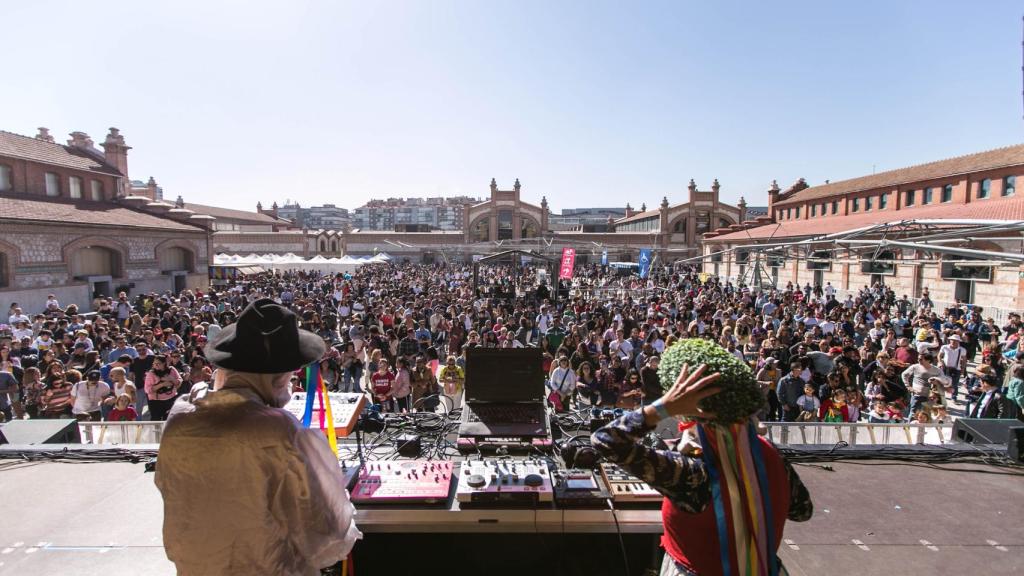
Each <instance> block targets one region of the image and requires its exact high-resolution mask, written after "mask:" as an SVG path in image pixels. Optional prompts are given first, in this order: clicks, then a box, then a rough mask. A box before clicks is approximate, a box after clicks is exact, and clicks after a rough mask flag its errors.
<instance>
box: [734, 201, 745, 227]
mask: <svg viewBox="0 0 1024 576" xmlns="http://www.w3.org/2000/svg"><path fill="white" fill-rule="evenodd" d="M736 207H737V208H739V209H740V222H741V223H742V222H743V221H744V220H746V219H747V200H746V199H745V198H744V197H743V196H740V201H739V202H738V203H737V204H736Z"/></svg>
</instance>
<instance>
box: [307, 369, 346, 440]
mask: <svg viewBox="0 0 1024 576" xmlns="http://www.w3.org/2000/svg"><path fill="white" fill-rule="evenodd" d="M314 391H315V392H314ZM314 398H319V399H320V429H321V430H323V431H324V434H326V435H327V442H328V444H330V445H331V451H332V452H334V456H335V457H337V456H338V437H337V435H336V434H335V431H334V417H333V415H332V414H331V396H330V394H328V392H327V383H326V382H324V379H323V376H321V375H320V363H319V362H314V363H312V364H310V365H309V366H306V409H305V411H304V412H303V413H302V425H303V426H304V427H306V428H309V427H310V426H311V425H312V424H313V399H314Z"/></svg>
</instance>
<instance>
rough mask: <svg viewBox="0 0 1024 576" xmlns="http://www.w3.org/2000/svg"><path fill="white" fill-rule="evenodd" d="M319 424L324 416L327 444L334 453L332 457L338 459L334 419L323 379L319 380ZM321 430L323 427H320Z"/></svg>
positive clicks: (329, 397)
mask: <svg viewBox="0 0 1024 576" xmlns="http://www.w3.org/2000/svg"><path fill="white" fill-rule="evenodd" d="M320 398H321V404H320V422H321V423H322V422H323V421H324V415H325V414H326V419H327V429H326V430H325V432H326V433H327V442H328V443H329V444H330V445H331V452H334V457H335V458H337V457H338V437H337V435H336V434H335V433H334V417H333V416H332V415H331V395H330V394H328V393H327V383H326V382H324V379H323V378H320ZM320 429H321V430H323V429H324V428H323V426H322V425H321V427H320Z"/></svg>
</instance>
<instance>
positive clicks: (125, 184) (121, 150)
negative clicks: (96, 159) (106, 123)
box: [102, 128, 132, 196]
mask: <svg viewBox="0 0 1024 576" xmlns="http://www.w3.org/2000/svg"><path fill="white" fill-rule="evenodd" d="M102 146H103V156H104V157H106V159H107V164H110V165H111V166H113V167H114V168H117V170H118V172H120V173H121V175H122V176H124V177H123V178H121V190H119V191H118V193H117V194H116V195H115V196H127V195H129V194H131V193H132V190H131V186H132V185H131V181H130V180H129V179H128V151H129V150H131V149H132V148H131V146H127V145H125V143H124V136H122V135H121V131H120V130H118V129H117V128H111V129H110V133H109V134H107V139H106V140H104V141H103V144H102Z"/></svg>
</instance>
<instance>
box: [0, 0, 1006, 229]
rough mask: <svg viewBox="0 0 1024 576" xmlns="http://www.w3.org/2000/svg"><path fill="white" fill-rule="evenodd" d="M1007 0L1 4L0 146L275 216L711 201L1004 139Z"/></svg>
mask: <svg viewBox="0 0 1024 576" xmlns="http://www.w3.org/2000/svg"><path fill="white" fill-rule="evenodd" d="M1022 11H1024V4H1021V3H1020V2H1019V1H984V2H962V1H956V2H952V1H951V2H944V1H943V2H940V1H918V2H896V1H891V0H890V1H870V2H869V1H859V2H831V1H825V2H822V1H820V0H817V1H801V2H782V1H780V2H744V3H740V2H697V1H691V2H683V1H675V2H642V3H622V2H590V1H586V2H548V1H538V2H500V3H499V2H490V1H474V2H469V1H464V2H408V3H404V2H366V1H362V2H344V3H343V2H328V1H324V2H301V1H297V0H289V1H287V2H281V1H277V2H261V1H254V0H232V1H223V0H220V1H209V0H206V1H199V2H193V1H183V0H178V1H174V2H160V3H157V2H149V1H145V2H143V1H138V0H131V1H124V2H81V1H78V0H74V1H60V2H58V1H47V0H33V1H31V2H5V3H4V8H3V15H2V17H0V27H2V29H3V44H4V48H3V50H4V57H3V58H2V60H3V67H2V69H3V81H2V82H0V86H3V89H2V90H0V128H2V129H5V130H9V131H12V132H18V133H22V134H29V135H31V134H35V129H36V127H37V126H46V127H48V128H50V129H51V131H53V132H54V133H55V134H56V135H57V136H58V137H59V138H61V139H62V140H63V139H66V136H65V135H66V134H67V133H68V132H71V131H72V130H82V131H85V132H88V133H89V134H90V136H92V137H93V139H95V140H96V141H97V142H98V141H100V140H102V138H103V136H104V134H105V133H106V129H107V127H109V126H117V127H119V128H121V130H122V132H123V133H124V135H125V137H126V139H127V141H128V143H129V145H131V146H133V147H134V150H132V152H131V153H130V156H129V170H130V173H131V174H130V175H131V177H132V178H136V179H146V178H148V177H149V176H151V175H152V176H155V177H156V179H157V181H158V182H159V183H160V184H161V185H162V186H163V187H164V189H165V194H167V195H168V196H169V197H171V198H174V197H176V196H177V195H179V194H180V195H182V196H184V198H185V199H186V201H189V200H191V201H195V202H205V203H211V204H217V205H222V206H230V207H239V208H249V209H252V208H253V207H254V206H255V204H256V201H257V200H261V201H262V202H263V203H264V205H269V204H270V203H271V202H272V201H274V200H277V201H278V202H282V201H283V200H284V199H285V198H292V199H297V200H299V201H300V202H301V203H302V204H304V205H310V204H319V203H324V202H333V203H335V204H338V205H341V206H345V207H348V208H354V207H356V206H358V205H360V204H362V203H363V202H365V201H366V200H367V199H369V198H375V197H388V196H423V195H455V194H468V195H472V196H483V195H485V194H486V193H487V186H488V183H489V182H490V179H491V178H492V177H495V178H497V180H498V183H499V185H500V186H501V187H502V188H508V187H510V186H511V184H512V181H513V179H515V178H516V177H518V178H519V179H520V180H521V181H522V185H523V196H524V199H526V200H528V201H531V202H539V200H540V197H541V196H542V195H547V197H548V200H549V202H550V204H551V208H552V210H554V211H558V210H560V209H561V208H567V207H581V206H608V205H611V206H621V205H625V203H626V202H627V201H630V202H632V203H633V205H634V206H635V207H639V205H640V203H641V202H646V203H647V204H648V206H653V205H656V204H657V203H658V202H660V200H661V197H662V196H668V198H669V200H670V201H671V202H673V203H675V202H680V201H682V200H683V199H684V198H685V194H686V183H687V182H688V181H689V179H690V178H694V179H695V180H696V181H697V184H698V185H699V186H700V188H701V189H707V188H708V187H709V186H710V184H711V180H712V179H713V178H716V177H717V178H718V179H719V180H720V181H721V184H722V194H723V197H724V199H725V200H726V201H730V202H733V201H735V200H737V199H738V198H739V196H740V195H744V196H746V198H747V201H748V202H749V203H750V204H751V205H762V204H764V203H765V202H766V195H765V192H764V191H765V190H766V189H767V188H768V185H769V183H770V182H771V180H772V179H773V178H774V179H778V181H779V183H780V184H781V185H783V186H786V185H788V184H790V183H791V182H793V181H794V180H796V179H797V178H799V177H806V178H807V179H808V181H809V182H810V183H812V184H814V183H820V182H822V181H823V180H825V179H826V178H828V179H832V180H838V179H843V178H849V177H855V176H860V175H864V174H869V173H871V171H872V167H873V166H874V167H875V168H876V169H877V170H878V171H882V170H885V169H890V168H897V167H900V166H905V165H908V164H916V163H920V162H925V161H931V160H937V159H940V158H944V157H948V156H954V155H960V154H964V153H969V152H976V151H980V150H986V149H990V148H995V147H999V146H1005V145H1008V144H1016V143H1020V142H1024V121H1022V119H1021V117H1022V112H1024V111H1022V105H1021V15H1022V14H1021V13H1022Z"/></svg>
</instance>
